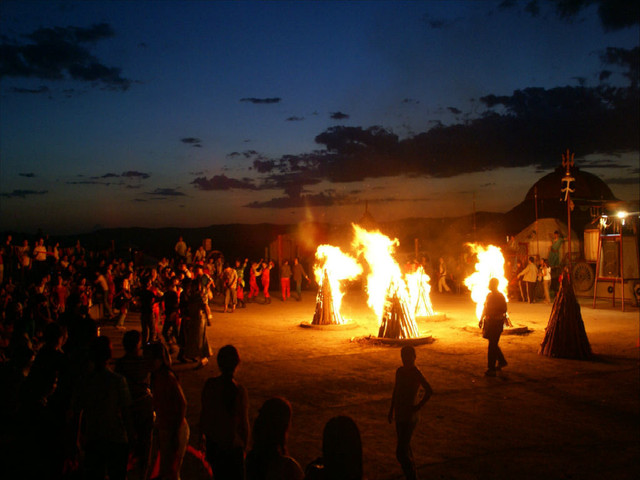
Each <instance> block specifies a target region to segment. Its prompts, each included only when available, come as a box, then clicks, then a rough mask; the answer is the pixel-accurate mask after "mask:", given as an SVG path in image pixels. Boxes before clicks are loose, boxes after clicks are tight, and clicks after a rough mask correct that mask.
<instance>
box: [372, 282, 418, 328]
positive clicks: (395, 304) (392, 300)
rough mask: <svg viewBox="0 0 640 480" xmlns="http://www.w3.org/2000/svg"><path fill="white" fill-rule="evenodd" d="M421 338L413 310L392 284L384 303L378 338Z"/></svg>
mask: <svg viewBox="0 0 640 480" xmlns="http://www.w3.org/2000/svg"><path fill="white" fill-rule="evenodd" d="M419 336H420V332H419V331H418V325H417V324H416V319H415V316H414V314H413V310H411V309H410V307H409V304H408V302H406V301H405V300H404V299H403V297H402V296H400V295H398V291H397V289H396V288H395V286H394V285H393V284H390V285H389V290H388V291H387V297H386V299H385V302H384V309H383V311H382V320H381V322H380V329H379V330H378V337H380V338H397V339H406V338H416V337H419Z"/></svg>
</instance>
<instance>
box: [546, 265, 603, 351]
mask: <svg viewBox="0 0 640 480" xmlns="http://www.w3.org/2000/svg"><path fill="white" fill-rule="evenodd" d="M538 353H539V354H540V355H546V356H547V357H557V358H571V359H574V360H588V359H589V358H591V345H590V344H589V339H588V338H587V332H586V331H585V328H584V322H583V320H582V314H581V313H580V304H579V303H578V300H577V299H576V295H575V293H574V291H573V284H572V282H571V277H570V276H569V272H568V271H567V270H565V271H564V273H563V274H562V282H561V284H560V290H559V291H558V294H557V295H556V298H555V300H554V302H553V307H552V308H551V316H550V317H549V323H548V324H547V328H546V329H545V334H544V340H543V341H542V343H541V344H540V351H539V352H538Z"/></svg>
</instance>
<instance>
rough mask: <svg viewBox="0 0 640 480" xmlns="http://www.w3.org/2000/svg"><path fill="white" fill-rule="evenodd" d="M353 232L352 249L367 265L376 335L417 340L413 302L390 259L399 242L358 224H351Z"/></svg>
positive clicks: (396, 264)
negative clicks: (377, 329) (376, 322)
mask: <svg viewBox="0 0 640 480" xmlns="http://www.w3.org/2000/svg"><path fill="white" fill-rule="evenodd" d="M353 230H354V235H355V238H354V240H353V247H354V249H355V250H356V251H357V252H358V254H359V255H362V256H363V257H364V258H365V260H366V261H367V264H368V265H369V270H370V271H369V274H368V276H367V295H368V299H367V303H368V305H369V306H370V307H371V308H372V309H373V311H374V312H375V314H376V316H377V317H378V318H379V320H380V330H379V333H378V336H379V337H386V338H397V339H406V338H414V337H418V336H419V331H418V325H417V323H416V319H415V306H416V302H411V299H410V297H409V289H408V288H407V284H406V282H405V279H404V278H403V275H402V271H401V270H400V266H399V265H398V263H397V262H396V260H395V259H394V258H393V254H394V252H395V249H396V247H397V246H398V244H399V242H398V240H397V239H394V240H391V239H390V238H389V237H387V236H386V235H383V234H382V233H380V232H370V231H367V230H365V229H363V228H361V227H359V226H358V225H353ZM429 303H430V302H429Z"/></svg>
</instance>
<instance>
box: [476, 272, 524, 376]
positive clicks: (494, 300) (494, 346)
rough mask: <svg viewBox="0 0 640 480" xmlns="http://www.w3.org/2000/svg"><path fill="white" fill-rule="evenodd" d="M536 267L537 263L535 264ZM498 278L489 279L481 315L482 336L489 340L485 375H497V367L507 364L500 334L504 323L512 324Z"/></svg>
mask: <svg viewBox="0 0 640 480" xmlns="http://www.w3.org/2000/svg"><path fill="white" fill-rule="evenodd" d="M534 267H535V265H534ZM498 284H499V282H498V279H497V278H491V279H490V280H489V294H488V295H487V298H486V300H485V301H484V309H483V310H482V316H481V317H480V323H479V325H478V326H479V327H480V328H482V336H483V338H486V339H487V340H489V350H488V353H487V371H486V372H485V375H486V376H488V377H495V376H496V369H501V368H502V367H506V366H507V361H506V360H505V359H504V355H503V354H502V350H500V347H499V346H498V342H499V341H500V335H502V329H503V327H504V325H510V324H511V323H510V321H509V317H508V315H507V300H506V299H505V298H504V295H503V294H502V293H500V292H499V291H498Z"/></svg>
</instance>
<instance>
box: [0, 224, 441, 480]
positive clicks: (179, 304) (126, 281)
mask: <svg viewBox="0 0 640 480" xmlns="http://www.w3.org/2000/svg"><path fill="white" fill-rule="evenodd" d="M185 246H186V244H185V243H184V241H183V240H182V238H181V239H180V240H179V241H178V243H177V244H176V246H175V249H174V252H172V253H173V254H172V255H171V256H170V257H166V258H162V259H160V260H159V261H158V262H157V264H156V265H153V266H143V265H137V264H136V262H134V261H133V260H128V259H127V260H125V259H122V258H116V257H114V255H113V254H112V252H109V251H107V252H94V251H90V250H87V249H85V248H84V247H83V246H82V245H81V244H80V242H77V243H76V245H75V246H73V247H64V248H61V247H60V245H59V244H50V245H47V243H46V241H45V239H44V238H40V239H38V240H36V242H35V243H34V245H33V248H30V245H29V242H28V241H24V242H22V243H21V244H20V245H19V246H18V245H14V244H13V242H12V238H11V237H10V236H9V237H7V238H6V240H5V242H4V243H3V245H2V247H1V250H0V254H1V255H0V258H1V261H0V262H1V263H0V265H2V268H1V269H0V273H1V274H2V276H1V277H0V286H1V290H0V320H1V322H0V391H2V394H1V395H0V402H1V404H0V415H1V416H2V418H1V419H0V424H2V425H3V429H2V434H1V437H0V442H1V444H0V451H1V452H2V457H3V458H1V459H0V465H3V469H4V471H5V472H7V473H9V474H10V476H9V477H7V478H18V477H19V478H38V479H47V478H69V479H72V478H87V479H105V478H109V479H110V480H116V479H125V478H129V479H132V478H138V479H144V480H146V479H150V478H157V479H172V480H173V479H179V478H180V469H181V465H182V461H183V458H184V456H185V452H186V451H187V446H188V444H189V438H190V437H192V436H193V435H197V438H198V439H199V441H198V442H195V443H197V444H198V446H199V447H200V449H201V451H202V452H203V458H204V459H205V460H206V462H207V463H208V465H209V466H210V468H211V474H212V475H213V478H216V479H227V478H231V479H232V478H238V479H243V478H247V479H249V480H258V479H270V478H282V479H303V478H309V479H312V480H313V479H329V478H331V479H334V478H335V479H337V478H341V479H342V478H343V479H345V480H346V479H360V478H362V475H363V467H362V445H361V441H360V433H359V430H358V427H357V426H356V424H355V422H354V421H353V420H352V419H351V418H349V417H345V416H338V417H335V418H333V419H331V420H330V421H329V422H328V423H327V425H326V427H325V431H324V436H323V445H322V449H323V456H322V457H321V458H319V459H317V460H315V461H314V462H312V463H311V464H310V465H309V466H307V468H306V469H303V468H302V467H301V466H300V465H299V464H298V462H296V461H295V460H294V459H293V458H291V457H290V456H289V455H288V453H287V445H286V441H287V431H288V429H289V428H290V425H291V416H292V413H293V412H292V407H291V405H290V403H289V402H288V401H287V400H286V399H285V398H282V397H273V398H271V399H269V400H267V401H266V402H264V404H263V405H262V407H261V408H260V409H259V413H258V416H257V418H256V419H255V421H254V424H253V428H251V427H250V424H249V414H248V412H249V395H248V392H247V389H246V388H244V387H243V386H242V385H240V384H238V382H236V380H235V378H234V372H235V370H236V368H237V366H238V364H239V362H240V356H239V354H238V352H237V350H236V349H235V347H233V346H231V345H227V346H225V347H223V348H221V349H220V351H219V352H218V354H217V364H218V368H219V370H220V375H219V376H217V377H213V378H210V379H209V380H207V381H206V382H205V384H204V386H203V389H202V399H201V400H202V407H201V414H200V421H199V424H198V425H197V426H193V430H191V428H190V426H189V425H188V423H187V420H186V409H187V398H186V396H185V394H184V392H183V390H182V387H181V385H180V382H179V380H178V377H177V376H176V375H175V373H174V372H173V370H172V359H171V355H172V353H174V354H175V353H177V355H176V359H177V361H179V362H194V363H195V362H197V365H196V368H199V367H202V366H204V365H206V363H207V362H208V359H209V357H210V356H211V351H210V346H209V344H208V341H207V335H206V328H207V325H209V324H210V322H211V319H212V306H217V305H220V304H221V303H223V304H224V310H222V312H228V313H233V312H234V311H235V309H236V308H245V307H246V306H247V304H248V303H252V302H259V303H262V304H269V303H270V302H271V296H270V281H271V275H272V271H273V270H275V271H276V272H277V273H278V277H279V280H280V284H279V285H278V286H279V287H280V288H279V290H280V292H279V293H280V294H281V297H280V298H281V300H282V301H287V300H288V299H290V298H291V290H292V286H291V281H293V282H294V286H295V289H294V298H295V299H296V300H300V299H301V296H302V287H303V282H309V281H310V279H309V277H308V275H307V273H306V271H305V269H304V267H303V266H302V264H301V263H300V262H299V260H298V259H297V258H295V259H293V260H292V263H291V265H290V264H289V262H284V263H283V264H282V265H279V266H278V267H277V268H276V267H275V265H274V262H272V261H268V260H267V261H265V260H263V259H261V260H260V261H254V262H249V260H248V259H247V258H244V259H237V260H235V261H234V262H233V264H230V263H228V262H227V261H225V259H224V257H223V256H222V255H216V256H208V255H207V254H206V251H204V248H198V249H197V250H196V253H195V255H193V256H192V257H189V252H190V249H189V248H188V247H186V248H185ZM216 297H218V298H217V301H213V300H214V299H216ZM134 310H135V311H137V312H139V317H140V328H135V329H129V330H126V329H125V327H124V325H125V319H126V318H127V315H128V314H129V312H131V311H134ZM222 312H221V313H222ZM107 325H108V326H112V327H115V328H118V329H120V330H122V345H123V347H124V352H125V353H124V355H123V356H122V357H120V358H117V359H113V358H112V345H111V340H110V338H109V337H108V336H105V335H101V334H100V328H101V327H103V326H107ZM160 326H161V328H160ZM405 357H407V355H406V352H405V353H403V362H405V363H406V362H409V363H406V365H405V367H401V368H404V370H402V372H405V373H402V372H401V371H400V370H399V373H398V376H397V384H396V389H395V390H394V394H393V400H392V407H391V412H390V417H389V419H390V421H391V419H392V417H393V416H394V414H395V417H396V425H397V427H398V425H400V426H399V427H398V428H399V430H398V432H399V433H398V442H399V443H398V445H399V446H398V452H397V454H398V459H399V461H400V462H401V465H402V467H403V469H404V470H405V472H409V473H408V474H407V475H408V476H407V478H412V477H411V475H412V473H411V472H413V475H415V466H412V465H413V459H412V456H411V450H410V445H409V441H410V438H411V433H412V431H413V428H414V427H415V421H416V419H417V417H416V416H415V413H416V412H417V410H418V409H419V408H420V407H421V406H422V405H423V404H424V402H426V400H427V399H428V397H429V396H430V394H431V389H430V387H428V383H426V380H424V377H422V375H421V374H419V371H417V369H416V367H415V365H413V364H412V361H411V360H410V359H411V358H413V360H415V352H413V357H412V356H411V355H408V357H407V358H409V360H407V359H406V358H405ZM407 369H408V370H407ZM405 370H406V371H405ZM407 372H408V373H407ZM416 372H418V373H416ZM416 382H417V383H416ZM419 387H422V388H423V389H424V390H423V391H424V395H423V397H422V400H421V401H420V402H419V403H418V404H417V405H418V406H417V408H415V409H414V408H413V400H412V396H413V397H415V396H416V393H417V391H418V388H419ZM398 422H399V423H398ZM403 422H404V423H403ZM406 422H409V423H407V424H406V425H405V423H406ZM403 425H404V426H403ZM412 425H413V426H412ZM192 443H194V442H192ZM34 459H37V461H33V460H34ZM12 475H13V476H12ZM3 476H4V475H3Z"/></svg>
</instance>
